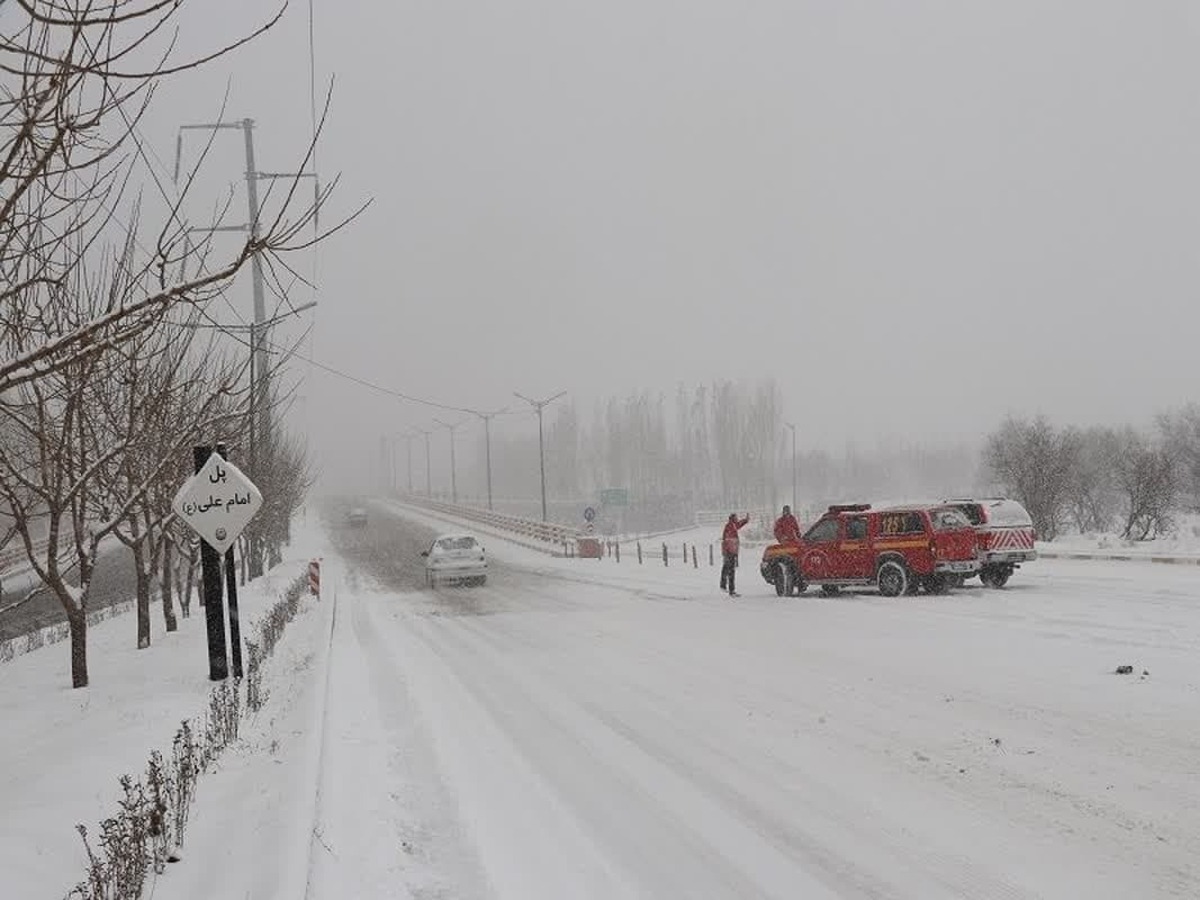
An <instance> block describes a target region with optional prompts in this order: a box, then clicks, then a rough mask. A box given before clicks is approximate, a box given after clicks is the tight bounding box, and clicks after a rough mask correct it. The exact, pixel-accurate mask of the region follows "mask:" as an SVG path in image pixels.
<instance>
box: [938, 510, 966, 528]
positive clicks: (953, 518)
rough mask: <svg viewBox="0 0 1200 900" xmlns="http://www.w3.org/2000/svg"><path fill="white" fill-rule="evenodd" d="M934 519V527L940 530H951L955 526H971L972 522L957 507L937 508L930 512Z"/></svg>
mask: <svg viewBox="0 0 1200 900" xmlns="http://www.w3.org/2000/svg"><path fill="white" fill-rule="evenodd" d="M929 517H930V518H931V519H933V527H934V528H935V529H937V530H938V531H950V530H952V529H955V528H969V527H970V525H971V523H970V522H968V521H967V517H966V516H964V515H963V514H962V512H961V511H960V510H959V509H957V508H948V509H937V510H934V511H933V512H931V513H930V514H929Z"/></svg>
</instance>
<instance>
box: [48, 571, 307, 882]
mask: <svg viewBox="0 0 1200 900" xmlns="http://www.w3.org/2000/svg"><path fill="white" fill-rule="evenodd" d="M306 590H307V579H306V577H304V576H302V577H300V578H298V579H297V580H296V581H294V582H293V583H292V584H291V585H290V586H289V587H288V589H287V590H286V591H285V592H284V594H283V596H282V597H280V599H279V600H278V601H277V602H276V603H275V604H274V605H273V606H272V607H271V609H270V611H269V612H268V613H267V615H266V617H265V618H264V619H263V621H262V622H260V623H259V624H258V632H259V641H258V642H257V643H255V642H252V641H247V642H246V644H247V649H248V657H249V665H248V667H247V675H246V679H245V681H246V700H245V704H244V705H243V702H242V696H241V685H240V684H239V683H237V682H235V681H232V680H230V681H224V682H221V683H220V684H217V685H215V686H214V687H213V689H212V692H211V693H210V694H209V700H208V709H207V710H206V711H205V714H204V721H203V723H202V725H200V726H197V725H195V724H193V723H192V722H189V721H187V720H185V721H184V722H183V723H182V724H181V725H180V727H179V730H178V731H176V732H175V739H174V741H173V742H172V745H171V758H170V761H169V763H168V762H167V761H166V760H164V758H163V755H162V754H161V753H159V752H158V751H154V752H153V753H151V754H150V759H149V761H148V762H147V764H146V775H145V778H144V779H139V780H134V779H133V778H131V777H130V776H128V775H126V776H123V777H122V778H121V788H122V790H123V793H124V798H123V799H122V800H121V801H120V804H119V805H120V810H119V812H118V813H117V815H116V816H114V817H112V818H110V819H105V820H104V821H103V822H101V823H100V840H99V847H98V848H93V847H92V844H91V842H90V841H89V839H88V831H87V829H86V828H85V827H84V826H83V825H77V826H76V830H77V831H78V832H79V836H80V837H81V838H82V839H83V845H84V849H85V850H86V852H87V858H88V865H87V877H86V879H85V880H84V881H82V882H80V883H79V884H78V885H76V886H75V888H74V889H73V890H72V891H71V892H70V893H69V894H68V895H67V900H140V898H141V897H143V896H144V895H145V892H146V880H147V877H148V875H149V874H150V873H151V872H153V873H154V874H161V873H162V871H163V870H164V869H165V867H166V863H167V862H168V861H171V859H172V854H173V853H174V852H175V848H176V847H178V846H182V844H183V837H184V833H185V831H186V830H187V823H188V814H189V811H190V810H191V806H192V802H193V801H194V800H195V797H196V785H197V782H198V781H199V778H200V775H201V773H202V772H204V771H206V770H207V769H208V767H209V766H210V765H212V763H213V762H215V761H216V759H217V757H218V756H220V754H221V752H222V751H223V750H224V749H225V748H226V747H228V746H229V745H230V744H232V743H233V742H234V741H236V740H237V739H238V734H239V729H240V723H241V719H242V716H243V715H246V714H248V713H250V712H257V711H258V710H260V709H262V706H263V704H264V703H266V695H265V692H264V691H263V690H262V684H261V679H262V663H263V661H264V660H265V659H266V658H267V657H268V656H270V654H271V653H272V651H274V649H275V645H276V644H277V643H278V642H279V639H280V637H282V635H283V630H284V628H285V627H286V626H287V624H288V622H290V621H292V620H293V619H294V618H295V617H296V614H297V613H298V612H299V611H300V601H301V599H302V598H303V597H304V595H305V592H306ZM38 634H39V635H40V634H41V632H40V631H39V632H38ZM31 637H32V635H31Z"/></svg>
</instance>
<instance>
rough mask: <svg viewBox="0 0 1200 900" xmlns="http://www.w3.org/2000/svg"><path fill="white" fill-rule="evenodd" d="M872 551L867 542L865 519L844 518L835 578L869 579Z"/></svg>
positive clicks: (863, 517)
mask: <svg viewBox="0 0 1200 900" xmlns="http://www.w3.org/2000/svg"><path fill="white" fill-rule="evenodd" d="M872 556H873V554H872V551H871V544H870V541H868V540H867V517H866V516H846V517H845V518H843V520H842V537H841V540H840V541H839V542H838V552H837V554H836V562H837V566H836V573H837V574H836V576H835V577H837V578H870V577H871V575H872V574H873V572H872V570H871V566H872V562H873V560H872Z"/></svg>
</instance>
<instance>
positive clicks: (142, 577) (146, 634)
mask: <svg viewBox="0 0 1200 900" xmlns="http://www.w3.org/2000/svg"><path fill="white" fill-rule="evenodd" d="M132 549H133V561H134V571H135V573H136V574H137V645H138V649H139V650H145V649H146V648H147V647H149V646H150V574H149V573H148V572H147V571H146V564H145V563H146V560H145V557H146V548H145V546H144V545H143V544H142V543H141V542H139V543H137V544H134V545H133V548H132Z"/></svg>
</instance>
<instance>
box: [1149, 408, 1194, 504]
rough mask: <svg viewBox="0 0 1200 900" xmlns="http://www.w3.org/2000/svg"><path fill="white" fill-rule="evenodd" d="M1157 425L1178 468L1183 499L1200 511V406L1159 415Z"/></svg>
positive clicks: (1181, 498)
mask: <svg viewBox="0 0 1200 900" xmlns="http://www.w3.org/2000/svg"><path fill="white" fill-rule="evenodd" d="M1158 426H1159V430H1160V432H1161V433H1162V436H1163V440H1164V441H1165V445H1166V448H1167V450H1168V451H1169V452H1170V454H1171V456H1172V457H1173V458H1174V459H1175V461H1176V463H1177V465H1178V471H1177V475H1178V478H1179V493H1180V500H1181V501H1182V502H1183V504H1184V505H1185V506H1186V507H1187V509H1189V510H1191V511H1193V512H1200V405H1197V404H1195V403H1190V404H1188V405H1187V406H1184V407H1183V408H1182V409H1178V410H1175V411H1174V412H1170V413H1166V414H1164V415H1162V416H1159V419H1158Z"/></svg>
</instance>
